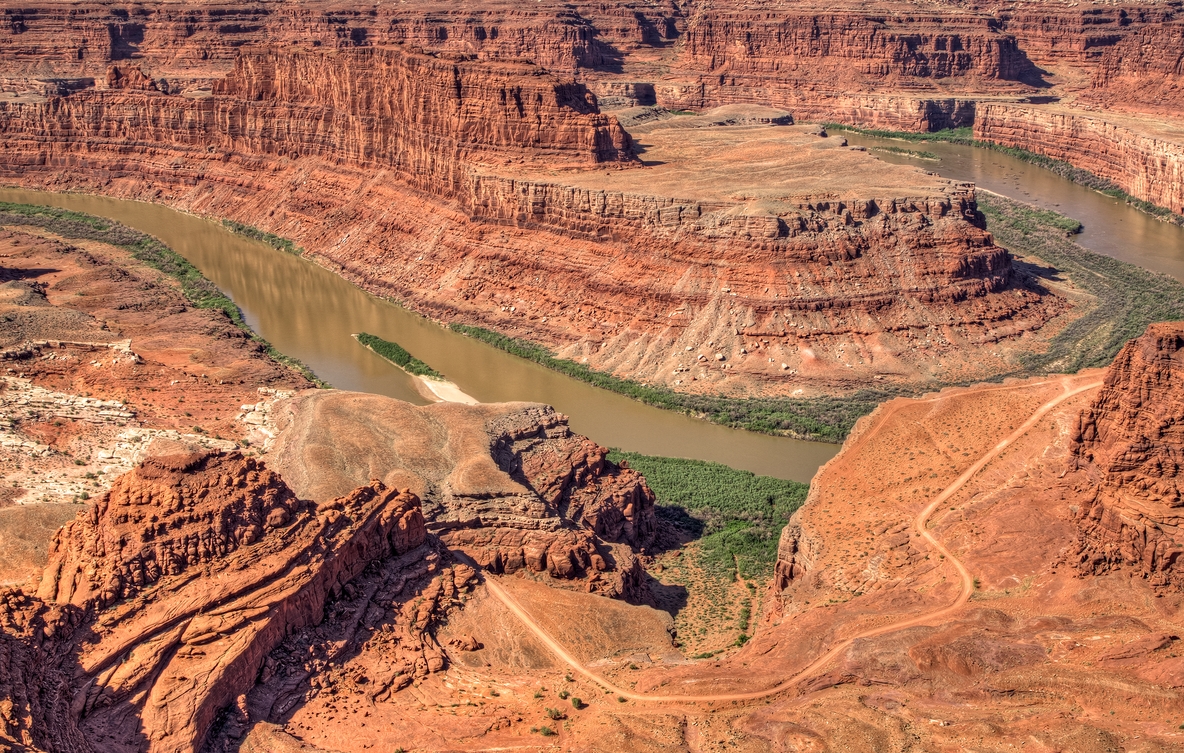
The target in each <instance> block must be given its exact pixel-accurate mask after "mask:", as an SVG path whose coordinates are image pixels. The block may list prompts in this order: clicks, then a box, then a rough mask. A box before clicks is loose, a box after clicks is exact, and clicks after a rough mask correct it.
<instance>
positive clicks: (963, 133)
mask: <svg viewBox="0 0 1184 753" xmlns="http://www.w3.org/2000/svg"><path fill="white" fill-rule="evenodd" d="M823 127H824V128H826V129H827V130H834V131H846V132H848V133H858V134H861V135H864V136H872V137H875V138H880V139H899V140H901V141H911V142H913V143H919V142H925V141H945V142H948V143H950V144H962V145H964V146H974V147H978V148H980V149H990V150H991V151H993V152H999V153H1000V154H1006V155H1008V156H1009V157H1014V158H1016V159H1018V160H1020V161H1021V162H1027V163H1028V164H1031V165H1036V166H1037V167H1042V168H1044V169H1045V170H1049V171H1051V172H1053V173H1055V174H1057V175H1059V176H1061V177H1062V178H1064V179H1066V180H1069V181H1072V182H1074V183H1076V184H1078V185H1081V186H1085V187H1086V188H1090V189H1093V190H1094V191H1097V192H1098V193H1101V194H1104V195H1106V196H1109V197H1110V198H1112V199H1117V200H1119V201H1122V202H1125V203H1127V204H1129V205H1131V206H1132V207H1134V208H1135V209H1138V210H1139V211H1140V212H1145V213H1146V214H1149V215H1152V216H1153V217H1156V218H1158V219H1161V220H1164V221H1165V222H1172V223H1175V224H1177V225H1184V215H1180V214H1176V213H1175V212H1173V211H1172V210H1170V209H1168V208H1167V207H1161V206H1159V205H1158V204H1153V203H1151V202H1150V201H1144V200H1143V199H1139V198H1136V197H1134V196H1131V195H1130V194H1129V193H1127V192H1126V191H1124V190H1123V189H1122V188H1121V187H1119V186H1118V185H1117V184H1116V183H1114V182H1113V181H1110V180H1108V179H1106V178H1103V177H1102V176H1100V175H1097V174H1095V173H1092V172H1090V171H1089V170H1084V169H1082V168H1080V167H1075V166H1074V165H1073V164H1071V163H1069V162H1065V161H1064V160H1059V159H1053V158H1052V157H1046V156H1044V155H1043V154H1037V153H1036V152H1031V151H1028V150H1027V149H1020V148H1018V147H1013V146H1004V145H1003V144H998V143H996V142H994V141H982V140H980V139H976V138H974V134H973V131H972V130H971V129H970V128H947V129H945V130H942V131H932V132H929V133H914V132H912V131H878V130H873V129H866V128H856V127H855V126H848V125H843V124H841V123H824V124H823ZM881 148H882V149H885V150H887V151H892V150H891V149H890V148H888V147H881ZM908 151H909V150H900V151H899V152H897V153H899V154H907V152H908Z"/></svg>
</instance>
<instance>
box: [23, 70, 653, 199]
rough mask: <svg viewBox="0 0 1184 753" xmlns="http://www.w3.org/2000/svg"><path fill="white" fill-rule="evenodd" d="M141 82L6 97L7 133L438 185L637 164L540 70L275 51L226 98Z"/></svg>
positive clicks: (131, 153) (576, 95)
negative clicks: (306, 164) (522, 165)
mask: <svg viewBox="0 0 1184 753" xmlns="http://www.w3.org/2000/svg"><path fill="white" fill-rule="evenodd" d="M123 77H124V76H122V75H121V76H117V77H116V78H123ZM131 89H134V90H119V91H101V92H85V93H80V94H77V95H74V96H71V97H65V98H58V97H55V98H51V99H50V100H49V101H47V102H43V103H4V104H3V108H4V110H3V112H4V118H3V125H2V126H0V130H3V132H4V133H5V135H6V137H7V138H8V139H9V140H10V141H9V144H10V147H13V148H20V147H17V142H24V144H25V146H24V149H25V151H26V154H27V155H28V156H32V155H33V154H36V153H40V155H41V156H39V157H32V159H33V161H34V162H38V161H44V159H45V158H46V156H47V155H46V154H45V151H46V150H47V149H50V148H53V150H54V151H58V150H59V149H63V148H64V151H65V152H67V153H75V154H80V155H85V154H86V153H87V152H93V151H96V150H103V149H109V150H111V151H114V152H117V153H119V154H122V155H126V157H127V158H128V159H133V160H134V159H136V158H137V157H140V158H142V157H144V156H147V155H150V154H152V153H153V152H155V151H159V150H160V149H162V148H174V149H180V150H182V151H189V152H190V153H191V154H192V156H195V157H197V158H203V157H205V156H208V155H209V154H211V153H214V152H216V151H219V150H221V151H223V152H226V151H232V152H238V153H240V154H248V155H256V156H264V155H268V156H274V157H304V156H314V157H319V158H322V159H325V160H328V161H331V162H336V163H340V164H346V165H350V166H356V167H383V168H389V169H392V170H394V171H396V172H397V173H398V174H400V175H401V176H402V177H404V178H405V179H406V180H407V181H408V182H410V183H411V184H413V185H416V186H419V187H423V188H426V189H429V190H433V191H435V192H437V193H440V192H443V193H447V192H449V190H450V189H451V190H455V189H456V187H457V186H458V185H459V184H460V183H461V182H463V179H464V175H465V169H466V168H465V166H464V165H462V162H464V163H466V164H473V163H479V162H481V161H483V160H502V159H505V158H508V157H509V156H513V157H516V158H520V159H521V158H527V159H545V160H547V161H549V162H557V163H568V164H577V165H586V164H595V163H598V162H628V161H631V160H632V159H633V156H632V151H631V144H630V142H629V137H628V135H627V134H625V132H624V131H623V130H622V129H621V127H620V125H619V124H618V123H617V122H616V120H615V119H614V118H611V117H608V116H604V115H600V114H599V113H598V111H597V109H596V104H595V98H594V97H592V96H591V95H590V94H589V93H588V92H587V91H586V89H584V87H582V86H580V85H578V84H575V83H573V82H571V81H570V80H566V81H565V80H559V79H556V78H554V77H552V76H550V75H549V74H547V73H545V72H544V71H542V70H540V69H537V68H534V67H532V66H529V65H510V64H506V65H497V66H494V65H477V64H473V63H470V62H468V61H465V60H463V59H462V60H456V61H450V60H441V59H438V58H435V57H431V56H427V55H420V54H416V53H413V52H409V51H405V50H402V49H399V48H393V49H386V50H373V49H361V50H344V51H337V52H308V53H282V54H281V53H279V52H278V51H261V52H255V53H251V54H245V55H243V56H242V57H240V58H239V59H238V62H237V63H236V65H235V68H234V70H233V71H232V72H231V73H230V75H229V76H227V77H226V78H225V79H224V80H221V81H219V82H218V84H217V86H216V87H215V92H214V94H213V96H209V97H203V98H191V97H178V96H164V95H162V94H160V93H158V92H156V91H154V90H151V89H150V88H149V87H131ZM51 145H53V147H51ZM203 153H204V154H203ZM80 159H85V158H84V157H80Z"/></svg>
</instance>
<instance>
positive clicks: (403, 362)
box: [354, 332, 444, 382]
mask: <svg viewBox="0 0 1184 753" xmlns="http://www.w3.org/2000/svg"><path fill="white" fill-rule="evenodd" d="M354 339H356V340H357V341H358V342H360V343H361V344H362V345H364V346H366V347H367V348H369V349H370V350H372V351H374V352H375V353H377V354H378V355H380V356H382V357H383V358H385V359H386V360H388V361H390V362H391V363H393V364H394V365H396V366H398V367H399V368H400V369H402V370H403V371H406V372H407V373H408V374H412V375H414V376H422V377H427V378H428V379H435V380H437V381H441V382H443V381H444V375H443V374H441V373H440V372H438V371H436V370H435V369H433V368H432V367H431V366H428V365H427V364H426V363H424V362H423V361H421V360H419V359H418V358H416V357H415V356H413V355H411V354H410V353H408V352H407V350H406V349H405V348H403V346H401V345H399V344H398V343H394V342H391V341H390V340H383V339H382V338H381V337H377V336H375V335H370V334H367V333H365V332H361V333H359V334H356V335H354Z"/></svg>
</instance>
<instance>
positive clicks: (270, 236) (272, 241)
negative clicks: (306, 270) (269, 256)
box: [222, 220, 304, 256]
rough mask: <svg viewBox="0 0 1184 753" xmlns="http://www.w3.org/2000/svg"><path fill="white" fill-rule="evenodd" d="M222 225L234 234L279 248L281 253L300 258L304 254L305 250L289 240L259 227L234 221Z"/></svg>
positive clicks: (227, 221)
mask: <svg viewBox="0 0 1184 753" xmlns="http://www.w3.org/2000/svg"><path fill="white" fill-rule="evenodd" d="M222 225H223V226H224V227H226V228H228V229H229V230H230V231H231V232H233V233H237V234H238V235H242V236H245V237H247V238H250V239H252V240H256V241H262V242H263V243H266V244H267V245H269V246H271V247H272V248H277V249H279V250H280V251H285V252H287V253H289V254H296V255H297V256H300V255H301V254H303V253H304V249H302V248H300V246H297V245H296V244H295V243H293V242H292V241H290V240H288V239H287V238H284V237H282V236H279V235H276V234H275V233H269V232H267V231H265V230H260V229H259V228H257V227H252V226H251V225H246V224H243V223H241V222H235V221H234V220H222Z"/></svg>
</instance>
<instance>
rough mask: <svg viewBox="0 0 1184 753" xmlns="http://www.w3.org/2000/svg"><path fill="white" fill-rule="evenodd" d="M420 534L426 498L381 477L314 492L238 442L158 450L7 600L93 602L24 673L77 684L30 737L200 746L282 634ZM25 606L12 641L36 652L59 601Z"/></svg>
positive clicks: (24, 682)
mask: <svg viewBox="0 0 1184 753" xmlns="http://www.w3.org/2000/svg"><path fill="white" fill-rule="evenodd" d="M424 537H425V530H424V521H423V516H422V513H421V510H420V503H419V499H418V498H417V497H416V496H415V495H413V494H410V493H407V492H399V491H398V490H394V489H388V488H387V487H385V486H384V485H382V484H381V483H379V482H372V483H370V484H368V485H364V486H361V487H359V488H357V489H355V490H353V491H351V492H349V493H348V494H346V495H343V496H341V497H337V498H334V499H326V500H324V501H321V502H319V503H316V504H313V503H308V502H303V501H301V500H298V499H297V498H296V497H295V495H293V494H292V492H291V491H290V490H289V489H288V488H287V486H286V485H285V484H284V483H283V482H282V481H281V480H280V479H279V477H278V476H276V475H275V474H274V473H272V472H270V471H269V470H267V469H266V468H265V467H263V466H262V465H260V464H259V463H258V462H257V461H255V460H252V459H249V458H245V457H243V456H242V455H240V454H238V453H230V454H220V453H198V454H194V455H181V456H168V457H160V458H153V459H150V460H148V461H147V462H146V463H145V464H144V465H143V466H141V467H140V468H139V469H137V470H136V471H134V472H132V473H129V474H127V475H125V476H124V477H123V478H122V479H121V480H120V481H119V482H118V483H117V484H116V486H115V487H114V488H113V489H112V490H111V492H110V493H108V494H107V495H105V496H104V497H103V498H102V499H100V500H99V501H98V502H97V503H96V504H95V505H93V506H91V507H90V508H89V509H88V510H87V511H86V512H84V513H80V515H79V518H78V520H76V521H75V522H74V523H72V524H70V525H68V526H66V527H65V528H64V529H63V530H62V532H61V533H60V534H59V536H58V538H56V539H55V542H54V545H53V547H52V551H51V554H50V563H49V565H48V567H47V568H46V571H45V577H44V580H43V581H42V587H41V589H40V593H41V595H42V597H41V598H38V599H30V598H29V597H23V596H14V597H13V598H12V599H9V601H11V602H13V603H14V604H15V606H14V607H13V608H12V609H13V613H14V614H15V613H19V614H21V615H24V614H25V613H31V614H33V615H42V613H44V614H45V615H50V614H51V612H53V613H55V614H57V615H58V617H57V618H55V619H57V620H58V622H61V619H62V618H61V617H60V615H67V616H68V617H69V619H68V620H67V622H68V623H69V626H72V625H77V624H78V623H79V622H80V620H79V615H81V614H83V613H84V610H85V614H87V615H90V617H88V619H87V620H86V622H85V626H86V628H87V630H86V631H85V633H84V634H82V635H81V636H78V639H77V640H75V641H74V642H73V645H70V644H69V643H67V644H66V646H65V649H64V650H61V651H59V655H57V662H56V664H55V663H53V662H47V663H46V664H45V666H44V667H42V668H41V669H40V672H41V673H42V674H41V675H39V674H38V670H36V669H34V668H30V667H29V666H28V665H27V663H26V664H24V665H22V667H21V669H22V672H23V674H18V675H17V677H18V681H19V682H21V686H22V687H23V688H33V689H35V688H36V687H37V685H38V683H40V686H41V687H43V688H44V687H45V686H46V684H47V683H49V682H50V681H51V680H53V678H55V677H61V676H65V677H67V678H70V679H69V681H68V685H69V688H65V687H62V688H58V689H57V692H58V693H59V694H61V693H66V692H69V693H70V694H71V695H70V697H69V701H68V704H67V706H68V711H65V712H64V713H61V716H60V717H54V718H55V722H54V723H53V724H49V723H48V722H46V723H43V724H44V726H43V727H42V732H34V733H31V734H33V740H32V742H33V743H35V744H36V743H37V740H36V738H37V736H38V735H41V736H44V735H50V734H57V735H72V734H73V727H72V725H74V724H76V725H77V729H78V731H79V732H80V733H81V739H82V740H83V741H84V742H83V743H82V744H76V743H74V742H71V743H70V747H63V748H62V749H69V750H75V749H76V750H96V751H97V750H104V751H119V750H128V751H132V750H136V751H138V750H151V751H192V750H196V749H199V748H200V747H201V744H202V741H203V740H204V739H205V736H206V734H207V732H208V730H209V728H210V725H211V724H212V723H213V722H214V719H215V717H216V716H217V715H218V713H219V712H220V711H221V710H222V709H224V708H225V707H227V706H228V705H229V704H231V703H232V702H233V701H234V700H235V699H236V698H237V697H239V696H241V695H243V694H245V693H246V692H248V691H249V690H251V688H252V687H254V685H255V682H256V679H257V676H258V673H259V670H260V669H261V668H262V667H263V665H264V662H265V660H266V659H267V657H268V654H269V653H270V652H271V651H272V650H273V649H275V648H276V647H277V646H278V645H279V644H280V642H281V641H283V640H284V638H285V637H286V636H288V635H289V634H291V633H292V632H293V631H295V630H297V629H299V628H302V627H304V626H308V625H316V624H318V623H320V622H321V620H322V619H323V616H324V613H325V606H326V603H327V602H328V601H329V600H330V599H331V598H332V597H333V595H334V594H339V593H341V591H342V589H343V588H344V587H345V586H346V585H347V584H348V583H350V582H351V581H352V580H354V579H355V578H356V577H357V576H358V575H360V574H361V573H362V571H363V570H364V569H365V568H366V567H368V566H370V565H372V564H374V563H376V562H383V561H391V560H397V558H399V557H400V556H401V555H407V554H409V553H411V552H418V557H419V558H420V559H423V558H424V557H425V556H427V555H428V551H427V550H426V549H421V545H422V544H423V543H424ZM402 564H403V565H404V568H405V569H406V568H407V567H408V566H409V565H411V564H412V563H411V562H409V561H406V559H404V560H403V561H402ZM403 574H404V579H406V578H407V576H408V575H410V573H408V572H404V573H403ZM42 605H49V606H42ZM47 610H49V611H47ZM12 619H16V618H12ZM21 619H22V620H23V622H16V623H14V624H15V627H14V628H7V626H6V631H5V633H6V634H5V641H6V642H7V641H9V640H12V639H17V640H20V639H21V638H23V642H22V645H24V647H25V648H24V649H23V650H25V651H28V650H34V649H37V648H40V643H39V642H38V641H37V640H33V639H34V638H36V637H37V635H42V636H46V635H47V634H48V636H50V637H51V636H53V635H55V634H56V633H55V632H54V629H51V628H50V627H48V626H49V625H51V624H52V620H51V619H50V617H49V616H44V617H39V618H37V620H34V621H33V622H30V619H31V618H28V617H27V616H26V617H22V618H21ZM67 627H68V626H67ZM10 631H11V632H10ZM37 631H40V633H39V634H38V633H37ZM62 636H64V637H62V638H59V639H58V640H59V641H63V640H65V637H68V636H69V630H68V629H63V630H62ZM43 642H44V641H42V643H43ZM50 645H53V644H50ZM16 660H18V661H19V660H21V657H19V656H18V657H17V659H16ZM54 673H57V674H54ZM71 675H73V677H71ZM58 682H62V680H60V679H59V680H58ZM42 696H43V697H44V696H45V692H44V691H42ZM17 697H18V698H27V699H29V700H25V701H24V703H25V704H26V705H27V706H28V707H29V708H32V707H33V706H34V705H35V704H37V703H40V704H42V705H44V704H46V703H47V702H48V701H46V700H40V701H38V700H37V698H36V694H35V693H34V694H32V695H30V692H28V691H26V692H25V693H24V695H18V696H17ZM51 700H52V699H51ZM56 703H58V705H59V706H61V702H60V701H59V702H56ZM59 712H61V709H60V708H59ZM38 723H39V722H38V721H37V720H34V721H33V722H31V723H29V725H28V726H36V725H37V724H38ZM8 734H9V735H12V734H13V733H11V732H9V733H8ZM68 739H74V738H68ZM45 747H46V749H48V750H56V749H58V748H56V747H55V744H54V743H49V744H47V745H46V746H45Z"/></svg>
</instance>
